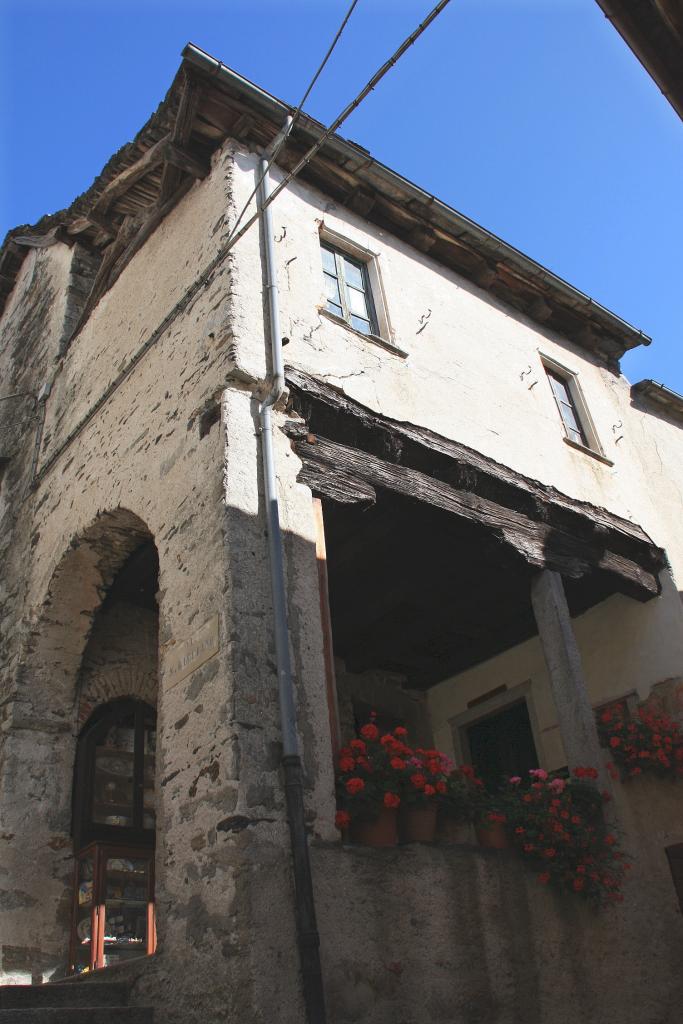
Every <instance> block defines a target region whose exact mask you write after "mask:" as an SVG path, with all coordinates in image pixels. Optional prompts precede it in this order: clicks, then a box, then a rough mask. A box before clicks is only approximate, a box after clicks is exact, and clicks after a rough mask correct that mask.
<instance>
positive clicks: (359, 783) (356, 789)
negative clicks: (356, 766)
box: [346, 776, 365, 796]
mask: <svg viewBox="0 0 683 1024" xmlns="http://www.w3.org/2000/svg"><path fill="white" fill-rule="evenodd" d="M364 789H365V783H364V782H363V780H362V779H359V778H357V777H355V776H354V777H353V778H350V779H348V780H347V782H346V791H347V793H350V794H351V796H353V795H354V794H355V793H360V792H361V791H362V790H364Z"/></svg>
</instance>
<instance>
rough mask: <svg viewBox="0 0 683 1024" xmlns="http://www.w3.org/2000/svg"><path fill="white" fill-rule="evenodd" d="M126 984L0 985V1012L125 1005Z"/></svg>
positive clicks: (100, 982)
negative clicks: (43, 1008) (35, 1008)
mask: <svg viewBox="0 0 683 1024" xmlns="http://www.w3.org/2000/svg"><path fill="white" fill-rule="evenodd" d="M127 1002H128V985H126V984H125V983H123V982H118V981H117V982H113V981H97V982H83V983H78V984H76V983H69V984H60V983H59V982H51V983H49V984H46V985H0V1010H22V1009H30V1008H32V1007H41V1006H52V1007H54V1008H58V1007H60V1006H90V1007H94V1006H125V1005H126V1004H127Z"/></svg>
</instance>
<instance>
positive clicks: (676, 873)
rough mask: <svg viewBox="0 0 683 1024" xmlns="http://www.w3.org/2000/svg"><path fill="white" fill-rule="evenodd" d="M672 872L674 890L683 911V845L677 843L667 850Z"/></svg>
mask: <svg viewBox="0 0 683 1024" xmlns="http://www.w3.org/2000/svg"><path fill="white" fill-rule="evenodd" d="M665 853H666V856H667V859H668V861H669V868H670V870H671V878H672V879H673V883H674V889H675V890H676V895H677V896H678V903H679V906H680V908H681V910H682V911H683V843H676V844H675V845H674V846H667V847H666V850H665Z"/></svg>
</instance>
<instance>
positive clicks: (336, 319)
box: [318, 309, 408, 359]
mask: <svg viewBox="0 0 683 1024" xmlns="http://www.w3.org/2000/svg"><path fill="white" fill-rule="evenodd" d="M318 312H319V313H320V315H321V316H324V317H325V319H326V320H330V321H331V322H332V323H333V324H339V326H340V327H344V328H346V330H347V331H350V332H351V334H355V336H356V337H357V338H362V339H363V341H371V342H372V343H373V344H374V345H379V346H380V348H385V349H386V350H387V352H393V353H394V355H395V356H400V357H401V359H407V358H408V353H407V352H405V351H404V350H403V349H402V348H399V347H398V345H394V343H393V342H392V341H387V340H386V338H380V336H379V335H378V334H363V332H362V331H357V330H356V328H355V327H352V326H351V324H349V323H347V322H346V320H344V318H343V317H341V316H335V314H334V313H330V311H329V309H319V310H318Z"/></svg>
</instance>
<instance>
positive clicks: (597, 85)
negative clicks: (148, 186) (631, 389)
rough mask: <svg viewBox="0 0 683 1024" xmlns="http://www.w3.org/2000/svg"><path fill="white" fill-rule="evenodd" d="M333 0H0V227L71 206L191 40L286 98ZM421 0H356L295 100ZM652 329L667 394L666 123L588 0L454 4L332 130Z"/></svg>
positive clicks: (670, 281)
mask: <svg viewBox="0 0 683 1024" xmlns="http://www.w3.org/2000/svg"><path fill="white" fill-rule="evenodd" d="M348 2H349V0H342V2H337V0H317V2H314V0H278V2H276V0H260V2H259V0H251V2H249V3H247V2H244V0H220V2H218V0H184V2H180V0H137V2H135V3H132V2H129V0H106V2H105V0H87V2H86V0H49V2H48V0H0V45H1V46H2V54H1V57H2V60H1V64H0V74H1V75H2V81H1V82H0V96H1V97H2V98H1V100H0V102H1V103H2V109H1V110H0V124H1V126H2V161H1V166H2V174H3V178H2V181H1V182H0V198H1V208H0V236H4V232H5V231H6V230H8V229H9V228H11V227H14V226H16V225H17V224H23V223H32V222H35V221H36V220H37V219H38V218H39V217H40V216H41V215H42V214H43V213H48V212H54V211H55V210H58V209H60V208H62V207H64V206H67V205H69V203H70V202H71V201H72V200H73V199H74V198H75V197H76V196H77V195H78V194H79V193H80V192H82V191H83V190H84V189H85V188H87V187H88V185H89V184H90V183H91V182H92V180H93V178H94V177H95V176H96V175H97V174H98V173H99V171H100V170H101V168H102V166H103V165H104V163H105V162H106V160H107V159H108V158H109V156H111V154H112V153H113V152H115V150H116V149H117V148H118V147H119V146H121V145H122V144H123V143H125V142H127V141H129V140H130V139H131V138H132V136H133V135H134V134H135V132H136V131H137V130H138V129H139V128H140V127H141V125H142V124H143V123H144V122H145V120H146V119H147V118H148V117H149V115H150V114H151V113H152V111H153V110H154V109H155V107H156V106H157V104H158V103H159V102H160V100H161V99H162V98H163V95H164V93H165V91H166V89H167V88H168V86H169V84H170V82H171V80H172V78H173V75H174V73H175V71H176V69H177V67H178V65H179V63H180V51H181V49H182V47H183V46H184V44H185V43H186V42H188V41H192V42H195V43H197V44H198V45H199V46H201V47H202V48H203V49H205V50H208V51H209V53H212V54H213V55H214V56H216V57H218V58H219V59H221V60H222V61H223V62H224V63H226V64H229V65H231V66H232V67H234V68H235V69H236V70H237V71H239V72H240V73H241V74H244V75H246V76H247V77H248V78H251V79H252V80H254V81H256V82H257V83H258V84H259V85H261V86H263V87H264V88H266V89H268V90H269V91H271V92H273V93H274V94H275V95H277V96H279V97H281V98H282V99H284V100H287V101H288V102H291V103H296V102H298V100H299V99H300V97H301V94H302V93H303V91H304V89H305V87H306V85H307V83H308V80H309V78H310V76H311V74H312V73H313V71H314V70H315V68H316V67H317V65H318V63H319V61H320V59H321V57H322V55H323V53H324V52H325V50H326V48H327V45H328V43H329V41H330V39H331V37H332V35H333V33H334V31H335V30H336V27H337V25H338V24H339V21H340V20H341V17H342V15H343V13H344V11H345V9H346V7H347V6H348ZM430 6H431V0H425V2H423V3H422V2H415V0H360V2H359V4H358V7H357V8H356V11H355V12H354V14H353V17H352V19H351V22H350V23H349V26H348V29H347V31H346V33H345V34H344V36H343V37H342V41H341V43H340V45H339V46H338V48H337V50H336V51H335V54H334V56H333V58H332V60H331V62H330V64H329V65H328V68H327V69H326V71H325V72H324V74H323V77H322V78H321V80H320V81H319V83H318V85H317V86H316V89H315V91H314V93H313V94H312V95H311V97H310V99H309V102H308V103H307V109H308V111H309V113H311V114H313V115H314V116H315V117H317V118H319V119H320V120H321V121H323V122H325V123H330V121H331V120H332V119H333V118H334V116H335V115H336V114H337V113H338V112H339V110H341V108H342V107H343V106H344V105H345V104H346V102H347V101H348V100H349V99H351V98H352V97H353V96H354V95H355V93H356V92H357V91H358V89H359V88H360V87H361V86H362V85H363V84H364V83H365V81H366V80H367V79H368V78H369V77H370V75H371V74H372V72H373V71H374V70H375V69H376V68H377V67H378V66H379V65H380V64H381V63H382V62H383V61H384V60H385V59H386V57H388V56H389V55H390V54H391V53H392V52H393V50H394V49H395V47H396V46H397V44H398V43H399V42H400V41H401V40H402V39H403V37H404V36H405V35H407V34H408V33H409V32H410V31H412V29H413V28H414V27H415V26H416V25H417V23H418V22H419V21H420V20H421V19H422V17H423V16H424V15H425V14H426V13H427V11H428V10H429V8H430ZM342 133H343V134H345V135H346V136H347V137H348V138H351V139H353V140H355V141H356V142H359V143H361V145H363V146H365V147H366V148H368V149H370V150H371V151H372V153H373V155H374V156H376V157H377V158H378V159H380V160H382V161H383V162H384V163H386V164H388V165H389V166H390V167H392V168H393V169H394V170H396V171H398V172H400V173H401V174H404V175H405V176H406V177H408V178H410V179H412V180H413V181H415V182H416V183H417V184H419V185H420V186H421V187H423V188H425V189H427V190H429V191H430V192H433V193H435V194H436V195H438V196H439V197H440V198H441V199H443V200H445V201H446V202H448V203H450V204H451V205H452V206H454V207H455V208H456V209H458V210H460V211H462V212H463V213H465V214H467V216H469V217H472V218H473V219H474V220H476V221H478V222H479V223H481V224H483V225H484V226H485V227H486V228H488V229H489V230H491V231H493V232H495V233H496V234H498V235H500V236H501V237H502V238H504V239H505V240H506V241H508V242H510V243H511V244H513V245H515V246H517V247H518V248H520V249H521V250H523V251H524V252H526V253H527V254H528V255H530V256H532V257H534V259H536V260H538V261H539V262H541V263H543V264H544V265H546V266H547V267H549V268H550V269H551V270H553V271H555V272H556V273H558V274H560V275H561V276H562V277H564V278H566V279H567V280H568V281H570V282H571V283H572V284H573V285H575V286H576V287H578V288H580V289H582V290H583V291H585V292H587V293H588V294H589V295H591V296H592V297H593V298H595V299H596V300H597V301H599V302H601V303H603V304H604V305H606V306H607V307H608V308H610V309H612V310H614V312H616V313H618V314H619V315H620V316H622V317H623V318H624V319H626V320H628V321H630V322H631V323H633V324H635V325H636V326H637V327H640V328H641V329H642V330H644V331H645V332H646V333H647V334H650V335H652V337H653V339H654V343H653V345H652V346H650V348H648V349H645V348H643V349H640V350H637V351H636V352H634V353H631V354H629V355H628V356H627V357H626V358H625V360H624V363H623V369H624V372H625V373H626V374H627V376H628V377H629V378H630V379H631V380H639V379H641V378H642V377H653V378H655V379H656V380H660V381H662V382H663V383H665V384H667V385H668V386H669V387H672V388H674V389H675V390H677V391H679V392H683V359H681V356H680V344H681V333H682V329H681V328H682V322H683V287H682V284H681V269H682V262H683V261H682V260H681V241H680V240H681V238H683V198H682V194H681V193H682V190H681V187H680V177H681V167H683V124H682V123H681V121H680V120H679V119H678V118H677V116H676V115H675V114H674V112H673V110H672V109H671V108H670V106H669V105H668V103H667V102H666V101H665V100H664V98H663V97H662V95H661V94H660V92H659V90H658V89H657V87H656V86H655V84H654V83H653V82H652V81H651V80H650V78H649V76H648V75H647V74H646V72H645V71H644V70H643V68H642V67H641V65H640V64H639V63H638V61H637V60H636V58H635V57H634V56H633V54H632V53H631V51H630V50H629V49H628V48H627V47H626V45H625V44H624V43H623V41H622V39H621V37H620V36H619V35H618V34H617V33H616V32H615V31H614V29H613V28H612V27H611V25H610V24H609V22H607V21H606V20H605V18H604V17H603V15H602V12H601V11H600V9H599V7H598V6H597V4H596V3H594V2H593V0H452V2H451V4H450V5H449V7H447V8H446V10H445V12H444V13H443V14H442V15H441V16H440V17H439V19H438V20H437V21H436V22H435V23H434V25H433V26H432V27H431V28H430V29H428V31H427V33H426V34H425V35H424V36H423V37H422V38H421V39H420V40H419V41H418V43H417V44H416V46H415V47H413V48H412V50H410V51H409V52H408V54H406V56H405V57H404V58H403V60H402V61H401V62H400V64H399V65H398V66H397V67H396V68H394V69H393V70H392V71H391V72H390V73H389V75H388V76H387V78H385V79H384V81H383V82H382V83H381V84H380V85H379V87H378V88H377V89H376V90H375V92H374V93H372V95H371V96H370V97H369V98H368V100H367V101H366V102H365V103H364V104H363V106H362V107H361V108H360V109H359V110H358V111H357V112H356V113H355V114H354V115H353V116H352V118H351V119H350V120H349V121H348V122H347V124H346V125H345V126H344V128H343V129H342Z"/></svg>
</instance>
